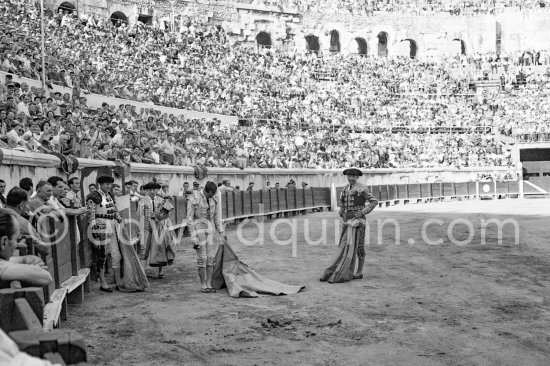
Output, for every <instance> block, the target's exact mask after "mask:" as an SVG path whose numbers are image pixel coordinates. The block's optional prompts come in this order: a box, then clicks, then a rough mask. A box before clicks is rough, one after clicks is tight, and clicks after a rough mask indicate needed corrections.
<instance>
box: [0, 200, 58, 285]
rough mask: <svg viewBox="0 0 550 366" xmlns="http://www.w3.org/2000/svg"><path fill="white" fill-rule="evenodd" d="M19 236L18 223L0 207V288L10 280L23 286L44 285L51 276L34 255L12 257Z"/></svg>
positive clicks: (9, 282)
mask: <svg viewBox="0 0 550 366" xmlns="http://www.w3.org/2000/svg"><path fill="white" fill-rule="evenodd" d="M18 238H19V223H18V221H17V219H15V217H13V216H12V215H11V214H10V213H9V212H7V211H6V210H2V209H0V289H2V288H9V287H10V285H11V281H21V282H22V285H23V286H46V285H48V284H49V283H50V282H52V277H51V275H50V273H49V272H48V270H47V267H46V266H45V264H44V262H42V260H41V259H40V258H38V257H36V256H34V255H26V256H20V257H12V255H13V252H14V251H15V248H16V246H17V239H18Z"/></svg>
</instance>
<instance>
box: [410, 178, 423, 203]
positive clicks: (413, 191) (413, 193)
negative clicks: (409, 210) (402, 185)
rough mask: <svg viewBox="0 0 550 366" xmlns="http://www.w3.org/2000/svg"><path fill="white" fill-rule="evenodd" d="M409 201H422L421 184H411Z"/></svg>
mask: <svg viewBox="0 0 550 366" xmlns="http://www.w3.org/2000/svg"><path fill="white" fill-rule="evenodd" d="M408 187H409V199H410V200H411V201H414V202H415V203H416V201H417V200H418V199H420V198H421V197H422V196H421V195H420V184H416V183H415V184H409V185H408Z"/></svg>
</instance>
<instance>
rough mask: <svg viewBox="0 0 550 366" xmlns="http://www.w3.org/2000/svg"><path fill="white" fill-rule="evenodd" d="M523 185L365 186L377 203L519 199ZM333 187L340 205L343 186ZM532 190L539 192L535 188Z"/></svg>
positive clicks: (440, 184) (452, 183) (517, 183)
mask: <svg viewBox="0 0 550 366" xmlns="http://www.w3.org/2000/svg"><path fill="white" fill-rule="evenodd" d="M525 187H527V186H526V183H525V182H521V181H507V182H495V181H478V182H458V183H455V182H450V183H449V182H448V183H414V184H392V185H374V186H368V188H369V190H370V192H371V194H372V195H373V196H374V197H375V198H376V199H377V200H378V203H379V206H391V205H394V204H408V203H422V202H435V201H448V200H454V199H476V198H477V199H499V198H518V197H522V196H523V195H524V190H525ZM332 189H334V190H335V191H336V197H337V199H338V202H337V203H338V205H339V204H340V203H339V197H340V194H341V193H342V191H343V189H344V187H337V188H336V187H333V188H332ZM549 189H550V185H549ZM535 192H537V193H539V194H541V193H542V192H540V191H537V190H536V189H535ZM525 194H529V193H528V192H527V193H525ZM532 194H535V193H532Z"/></svg>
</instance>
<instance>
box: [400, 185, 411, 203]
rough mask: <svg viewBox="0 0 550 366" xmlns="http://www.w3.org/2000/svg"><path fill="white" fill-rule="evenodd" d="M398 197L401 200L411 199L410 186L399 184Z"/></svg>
mask: <svg viewBox="0 0 550 366" xmlns="http://www.w3.org/2000/svg"><path fill="white" fill-rule="evenodd" d="M397 198H399V199H400V200H407V199H409V188H408V186H407V185H406V184H399V185H397Z"/></svg>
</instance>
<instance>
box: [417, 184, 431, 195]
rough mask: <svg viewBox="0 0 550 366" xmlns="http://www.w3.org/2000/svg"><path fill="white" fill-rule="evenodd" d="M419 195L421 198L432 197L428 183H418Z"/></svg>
mask: <svg viewBox="0 0 550 366" xmlns="http://www.w3.org/2000/svg"><path fill="white" fill-rule="evenodd" d="M420 196H421V197H422V198H431V197H432V189H431V186H430V183H420Z"/></svg>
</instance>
